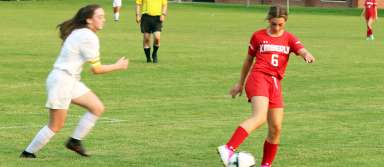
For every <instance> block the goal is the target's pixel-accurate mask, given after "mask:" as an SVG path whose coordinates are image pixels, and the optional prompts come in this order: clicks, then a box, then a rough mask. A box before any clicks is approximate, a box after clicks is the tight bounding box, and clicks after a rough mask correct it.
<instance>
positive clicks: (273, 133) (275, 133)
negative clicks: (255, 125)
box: [269, 126, 282, 139]
mask: <svg viewBox="0 0 384 167" xmlns="http://www.w3.org/2000/svg"><path fill="white" fill-rule="evenodd" d="M281 129H282V128H281V126H272V127H270V128H269V135H270V137H271V138H272V139H274V138H278V137H279V136H280V134H281Z"/></svg>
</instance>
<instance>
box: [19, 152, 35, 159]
mask: <svg viewBox="0 0 384 167" xmlns="http://www.w3.org/2000/svg"><path fill="white" fill-rule="evenodd" d="M20 158H36V155H35V154H33V153H29V152H27V151H23V152H22V153H21V154H20Z"/></svg>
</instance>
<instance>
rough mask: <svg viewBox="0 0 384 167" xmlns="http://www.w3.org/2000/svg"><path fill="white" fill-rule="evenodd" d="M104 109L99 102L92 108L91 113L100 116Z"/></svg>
mask: <svg viewBox="0 0 384 167" xmlns="http://www.w3.org/2000/svg"><path fill="white" fill-rule="evenodd" d="M104 111H105V107H104V104H102V103H100V104H99V105H97V106H95V107H94V108H93V109H92V111H91V112H92V113H93V114H95V115H96V116H101V115H102V114H103V113H104Z"/></svg>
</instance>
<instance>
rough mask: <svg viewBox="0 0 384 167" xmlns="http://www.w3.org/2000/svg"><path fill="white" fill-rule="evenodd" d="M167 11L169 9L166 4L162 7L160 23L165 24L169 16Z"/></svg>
mask: <svg viewBox="0 0 384 167" xmlns="http://www.w3.org/2000/svg"><path fill="white" fill-rule="evenodd" d="M167 9H168V5H167V4H164V5H163V6H162V9H161V16H160V21H161V22H164V21H165V16H167Z"/></svg>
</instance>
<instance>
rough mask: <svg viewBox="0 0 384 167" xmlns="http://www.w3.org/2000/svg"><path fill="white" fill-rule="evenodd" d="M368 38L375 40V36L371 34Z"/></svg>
mask: <svg viewBox="0 0 384 167" xmlns="http://www.w3.org/2000/svg"><path fill="white" fill-rule="evenodd" d="M367 40H368V41H373V40H375V37H374V36H373V35H370V36H368V37H367Z"/></svg>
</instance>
